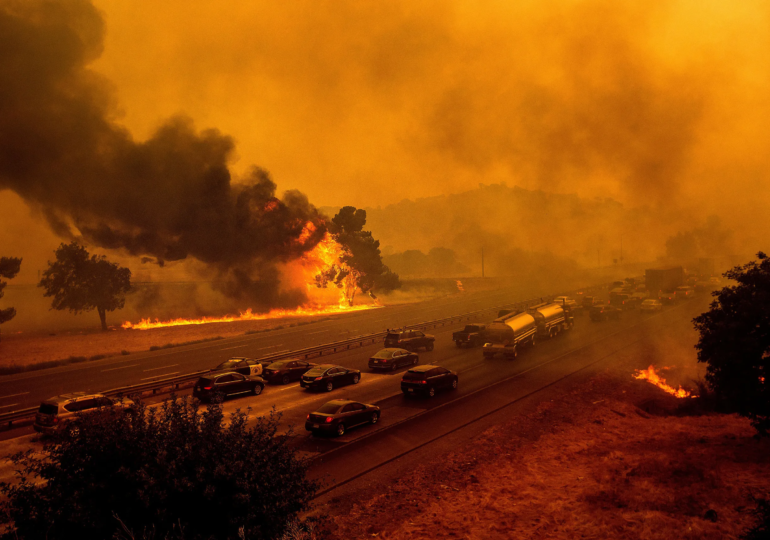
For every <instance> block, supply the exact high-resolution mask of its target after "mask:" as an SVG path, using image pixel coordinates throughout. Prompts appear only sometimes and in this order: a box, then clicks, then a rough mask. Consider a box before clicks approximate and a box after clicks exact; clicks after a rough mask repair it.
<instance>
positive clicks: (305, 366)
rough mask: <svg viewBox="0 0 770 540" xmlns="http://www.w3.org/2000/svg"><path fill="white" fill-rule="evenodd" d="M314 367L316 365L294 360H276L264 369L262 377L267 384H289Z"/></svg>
mask: <svg viewBox="0 0 770 540" xmlns="http://www.w3.org/2000/svg"><path fill="white" fill-rule="evenodd" d="M315 366H316V364H313V363H310V362H305V361H304V360H297V359H296V358H292V359H288V360H278V361H277V362H273V363H272V364H270V365H269V366H268V367H266V368H265V371H264V373H263V374H262V377H263V378H264V379H265V380H266V381H267V382H269V383H276V384H289V383H290V382H291V381H298V380H299V379H300V377H302V375H304V374H305V372H306V371H307V370H309V369H311V368H314V367H315Z"/></svg>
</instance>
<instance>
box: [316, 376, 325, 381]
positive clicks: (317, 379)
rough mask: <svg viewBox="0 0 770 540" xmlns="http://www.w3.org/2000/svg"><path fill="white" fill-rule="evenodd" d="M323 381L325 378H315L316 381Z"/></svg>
mask: <svg viewBox="0 0 770 540" xmlns="http://www.w3.org/2000/svg"><path fill="white" fill-rule="evenodd" d="M321 379H323V377H316V378H315V380H316V381H320V380H321Z"/></svg>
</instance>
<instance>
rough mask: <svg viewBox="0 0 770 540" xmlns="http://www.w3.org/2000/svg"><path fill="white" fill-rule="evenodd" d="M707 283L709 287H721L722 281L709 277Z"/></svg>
mask: <svg viewBox="0 0 770 540" xmlns="http://www.w3.org/2000/svg"><path fill="white" fill-rule="evenodd" d="M709 283H710V284H711V285H721V284H722V280H721V279H719V278H718V277H716V276H714V277H710V278H709Z"/></svg>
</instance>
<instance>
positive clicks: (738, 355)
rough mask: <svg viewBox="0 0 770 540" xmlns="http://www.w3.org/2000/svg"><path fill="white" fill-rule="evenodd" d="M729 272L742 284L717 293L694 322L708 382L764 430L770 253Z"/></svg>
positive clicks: (769, 413) (769, 384)
mask: <svg viewBox="0 0 770 540" xmlns="http://www.w3.org/2000/svg"><path fill="white" fill-rule="evenodd" d="M757 258H758V259H759V261H758V262H757V261H751V262H749V263H748V264H745V265H743V266H736V267H735V268H733V269H732V270H729V271H727V272H725V274H724V275H725V277H727V278H729V279H731V280H733V281H735V282H737V285H733V286H728V287H724V288H723V289H722V290H721V291H717V292H714V293H713V294H714V296H715V297H716V300H715V301H713V302H712V303H711V306H710V309H709V311H707V312H706V313H703V314H702V315H699V316H698V317H696V318H695V319H693V322H694V324H695V328H696V329H697V330H698V332H700V339H699V341H698V344H697V345H696V349H697V350H698V361H699V362H704V363H706V364H708V368H707V372H706V381H707V382H708V383H709V385H710V386H711V387H712V389H713V390H714V392H715V394H716V397H717V398H718V399H719V400H721V401H722V402H723V403H724V404H725V405H727V406H728V407H730V408H731V409H733V410H735V411H737V412H738V413H740V414H741V415H743V416H746V417H748V418H749V419H751V422H752V425H753V426H754V427H755V428H756V429H757V430H758V431H759V432H760V433H761V434H764V435H767V434H768V429H769V428H770V258H768V256H767V255H765V254H764V253H762V252H759V253H758V254H757Z"/></svg>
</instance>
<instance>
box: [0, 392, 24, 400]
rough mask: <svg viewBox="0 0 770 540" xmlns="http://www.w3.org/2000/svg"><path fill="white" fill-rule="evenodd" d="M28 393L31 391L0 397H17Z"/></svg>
mask: <svg viewBox="0 0 770 540" xmlns="http://www.w3.org/2000/svg"><path fill="white" fill-rule="evenodd" d="M27 394H29V392H22V393H21V394H11V395H10V396H2V397H0V399H5V398H9V397H16V396H26V395H27Z"/></svg>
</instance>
